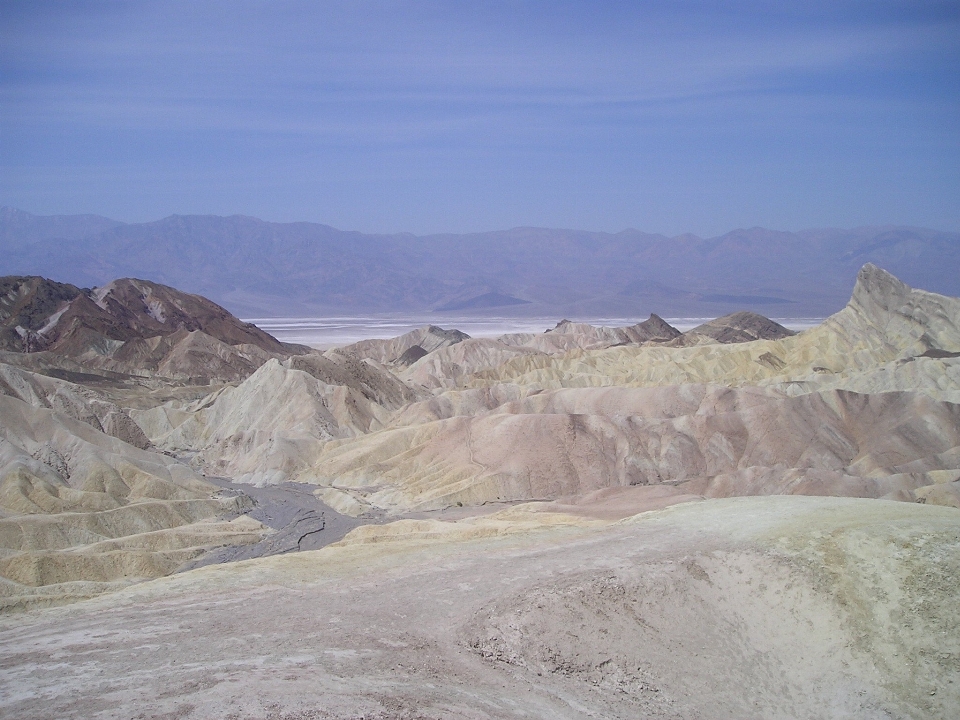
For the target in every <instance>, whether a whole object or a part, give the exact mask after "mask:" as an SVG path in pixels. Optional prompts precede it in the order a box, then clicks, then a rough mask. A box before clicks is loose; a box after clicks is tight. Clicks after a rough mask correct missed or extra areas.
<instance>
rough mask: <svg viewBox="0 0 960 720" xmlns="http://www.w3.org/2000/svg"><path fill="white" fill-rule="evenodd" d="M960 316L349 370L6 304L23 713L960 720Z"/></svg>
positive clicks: (171, 307)
mask: <svg viewBox="0 0 960 720" xmlns="http://www.w3.org/2000/svg"><path fill="white" fill-rule="evenodd" d="M958 578H960V300H958V299H956V298H949V297H944V296H941V295H936V294H933V293H928V292H924V291H923V290H918V289H912V288H910V287H908V286H906V285H905V284H903V283H902V282H900V281H899V280H897V279H896V278H895V277H893V276H892V275H890V274H888V273H886V272H884V271H883V270H881V269H879V268H876V267H874V266H872V265H867V266H865V267H864V268H863V269H862V270H861V271H860V274H859V277H858V279H857V284H856V287H855V289H854V291H853V294H852V297H851V299H850V302H849V303H848V304H847V306H846V307H845V308H843V309H842V310H840V311H839V312H838V313H836V314H835V315H833V316H831V317H829V318H827V319H826V320H825V321H824V322H823V323H821V324H819V325H817V326H816V327H812V328H810V329H807V330H804V331H803V332H800V333H794V332H792V331H790V330H787V329H786V328H784V327H782V326H781V325H779V324H777V323H775V322H772V321H770V320H768V319H767V318H764V317H762V316H759V315H755V314H753V313H749V312H742V313H736V314H734V315H731V316H726V317H724V318H719V319H717V320H715V321H711V322H708V323H705V324H703V325H700V326H698V327H695V328H693V329H691V330H688V331H687V332H683V333H681V332H679V331H678V330H677V329H676V328H674V327H672V326H671V325H670V324H669V323H667V322H665V321H663V320H662V319H660V318H659V317H657V316H655V315H654V316H651V317H650V319H649V320H647V321H645V322H642V323H639V324H636V325H631V326H625V327H599V326H593V325H588V324H583V323H571V322H563V323H560V324H559V325H557V327H555V328H552V329H550V330H549V331H547V332H537V333H509V334H506V335H502V336H499V337H496V338H475V337H469V336H468V335H467V334H465V333H463V332H460V331H458V330H456V329H453V328H448V329H441V328H438V327H433V326H426V327H423V328H420V329H417V330H414V331H411V332H409V333H406V334H404V335H400V336H398V337H395V338H391V339H386V340H364V341H360V342H356V343H353V344H350V345H347V346H343V347H338V348H334V349H330V350H326V351H322V352H321V351H318V350H312V349H311V348H308V347H305V346H300V345H292V344H288V343H283V342H280V341H278V340H277V339H275V338H274V337H272V336H270V335H268V334H267V333H265V332H263V331H262V330H260V329H259V328H257V327H256V326H254V325H252V324H249V323H244V322H242V321H240V320H238V319H236V318H235V317H233V316H232V315H230V314H229V313H228V312H227V311H226V310H224V309H223V308H220V307H219V306H217V305H215V304H213V303H211V302H209V301H207V300H205V299H204V298H201V297H199V296H194V295H187V294H185V293H180V292H178V291H176V290H173V289H172V288H167V287H165V286H162V285H157V284H154V283H149V282H145V281H140V280H117V281H115V282H113V283H110V284H109V285H106V286H104V287H102V288H97V289H94V290H92V291H85V290H81V289H79V288H76V287H73V286H71V285H66V284H61V283H56V282H53V281H49V280H44V279H42V278H36V277H6V278H2V279H0V668H2V674H0V716H2V717H10V718H49V717H58V718H144V719H146V718H187V719H188V718H194V719H199V718H235V719H236V720H246V719H248V718H249V719H254V718H258V719H259V718H272V719H275V720H281V719H283V720H295V719H303V720H306V719H308V718H323V719H327V718H329V719H331V720H333V719H345V718H358V719H359V718H370V719H373V718H384V719H386V718H410V719H413V718H678V719H679V718H684V719H686V718H704V719H711V718H731V719H732V718H738V719H739V718H878V719H879V718H885V719H886V718H891V719H892V718H954V717H960V615H958V613H957V607H958V606H960V580H958Z"/></svg>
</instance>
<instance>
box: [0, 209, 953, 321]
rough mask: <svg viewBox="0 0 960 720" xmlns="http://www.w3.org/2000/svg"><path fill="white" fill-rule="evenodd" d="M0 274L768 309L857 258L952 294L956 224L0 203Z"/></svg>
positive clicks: (374, 300) (444, 304) (331, 292)
mask: <svg viewBox="0 0 960 720" xmlns="http://www.w3.org/2000/svg"><path fill="white" fill-rule="evenodd" d="M0 258H2V261H0V275H43V276H46V277H56V278H58V279H59V280H60V281H62V282H67V283H71V284H73V285H76V286H77V287H80V288H89V287H95V286H102V285H104V284H105V283H107V282H109V281H110V280H112V279H114V278H117V277H134V278H140V279H144V280H149V281H153V282H157V283H163V284H166V285H172V286H175V287H178V288H181V289H182V290H185V291H187V292H192V293H199V294H202V295H204V296H205V297H208V298H211V299H212V300H214V301H215V302H217V303H219V304H220V305H223V306H224V307H226V308H228V309H229V310H231V311H232V312H234V313H236V314H238V315H241V316H246V317H258V316H259V317H262V316H295V315H323V314H328V315H330V314H333V315H336V314H371V313H375V314H387V313H423V312H431V311H434V312H438V313H444V312H446V313H449V312H454V311H455V312H456V313H458V314H470V313H477V312H482V313H485V314H490V313H495V314H497V315H513V316H542V315H562V316H567V317H576V316H586V315H594V316H596V315H600V316H605V315H606V316H609V315H617V316H629V315H637V316H641V315H642V316H646V315H648V314H650V313H652V312H655V313H658V314H660V315H666V316H681V315H685V316H701V317H716V316H718V315H722V314H725V313H730V312H734V311H737V310H741V309H744V308H750V309H753V310H759V311H761V312H763V313H764V314H767V315H771V316H775V317H804V316H821V315H826V314H829V313H832V312H835V311H836V310H838V309H839V308H841V307H842V306H843V305H844V303H845V302H846V299H847V298H848V297H849V295H850V292H851V289H852V287H853V285H854V281H855V278H856V274H857V270H858V269H859V268H860V267H861V266H862V265H863V264H864V263H867V262H872V263H875V264H877V265H880V266H882V267H885V268H887V269H889V270H890V271H891V272H893V273H894V274H895V275H897V276H898V277H901V278H903V279H904V281H906V282H908V283H910V284H912V285H915V286H920V287H925V288H929V289H930V290H931V291H934V292H939V293H943V294H946V295H954V296H955V295H960V277H958V275H957V273H956V268H957V267H960V233H955V232H943V231H938V230H930V229H923V228H911V227H893V226H879V227H863V228H856V229H852V230H839V229H818V230H804V231H800V232H781V231H775V230H767V229H764V228H750V229H739V230H733V231H731V232H729V233H726V234H725V235H721V236H719V237H714V238H701V237H697V236H695V235H690V234H685V235H678V236H675V237H667V236H665V235H659V234H650V233H645V232H641V231H639V230H634V229H628V230H624V231H622V232H619V233H604V232H588V231H581V230H557V229H546V228H514V229H511V230H502V231H494V232H484V233H471V234H462V235H454V234H441V235H428V236H415V235H411V234H409V233H400V234H364V233H360V232H352V231H344V230H338V229H336V228H333V227H330V226H328V225H321V224H315V223H307V222H296V223H275V222H267V221H264V220H259V219H257V218H252V217H246V216H241V215H234V216H230V217H219V216H212V215H202V216H201V215H195V216H180V215H173V216H170V217H167V218H164V219H162V220H157V221H155V222H147V223H122V222H118V221H115V220H111V219H109V218H105V217H100V216H95V215H56V216H38V215H32V214H30V213H26V212H23V211H20V210H16V209H13V208H2V209H0Z"/></svg>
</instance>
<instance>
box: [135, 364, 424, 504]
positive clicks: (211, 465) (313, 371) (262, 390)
mask: <svg viewBox="0 0 960 720" xmlns="http://www.w3.org/2000/svg"><path fill="white" fill-rule="evenodd" d="M418 397H419V396H418V395H417V394H416V393H415V392H414V391H413V390H411V389H410V388H408V387H407V386H406V385H404V384H403V383H402V382H401V381H400V380H398V379H397V378H396V377H394V376H393V375H392V374H391V373H390V372H389V371H388V370H387V369H385V368H383V367H382V366H380V365H378V364H377V363H375V362H373V361H369V360H358V359H357V358H355V357H354V356H352V355H350V354H346V353H339V352H331V353H326V354H325V355H317V354H308V355H302V356H297V357H293V358H290V359H288V360H285V361H283V362H282V363H281V362H280V361H278V360H270V361H269V362H267V363H266V364H264V365H263V366H262V367H261V368H260V369H259V370H257V371H256V372H255V373H254V374H253V375H251V376H250V377H249V378H247V379H246V380H245V381H244V382H242V383H241V384H240V385H238V386H236V387H227V388H224V389H222V390H219V391H217V392H215V393H213V394H212V395H210V396H208V397H207V398H203V399H202V400H199V401H197V402H194V403H191V404H188V405H186V406H181V405H179V404H178V403H167V404H164V405H161V406H158V407H156V408H152V409H149V410H145V411H131V413H132V415H133V416H134V418H135V419H136V421H137V422H138V423H139V424H140V426H141V427H142V428H143V429H144V431H145V432H146V434H147V435H148V437H150V439H151V441H152V442H153V443H155V444H156V445H157V446H158V447H160V448H162V449H164V450H167V451H169V452H173V453H175V454H178V455H182V456H184V457H189V458H191V459H192V461H193V463H194V465H195V466H197V467H198V468H202V469H203V470H204V471H205V472H208V473H210V474H215V475H223V476H230V477H232V478H233V479H235V480H237V481H238V482H245V483H254V484H261V485H262V484H266V483H278V482H284V481H286V480H301V479H303V477H302V476H303V474H304V473H309V471H310V468H311V467H312V465H313V464H314V463H315V461H316V459H317V457H318V456H319V453H320V450H321V448H322V447H323V445H324V444H325V443H326V442H327V441H329V440H331V439H334V438H344V437H354V436H356V435H360V434H363V433H367V432H370V431H371V430H375V429H378V428H380V427H382V426H383V425H384V424H385V423H386V422H387V421H388V420H389V418H390V415H391V413H392V411H395V410H397V409H399V408H400V407H402V406H404V405H405V404H407V403H409V402H411V401H413V400H416V399H418Z"/></svg>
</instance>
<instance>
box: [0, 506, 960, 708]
mask: <svg viewBox="0 0 960 720" xmlns="http://www.w3.org/2000/svg"><path fill="white" fill-rule="evenodd" d="M508 515H509V516H508V517H504V514H500V515H498V516H491V517H488V518H481V519H475V520H469V521H461V522H459V523H455V524H453V523H436V522H433V523H418V524H415V526H411V525H410V521H404V523H401V525H402V527H398V526H395V525H387V526H383V527H368V528H363V529H362V530H358V531H354V533H353V534H352V535H350V536H348V537H347V538H346V540H345V541H344V542H342V543H340V544H338V545H337V546H331V547H327V548H325V549H323V550H320V551H316V552H309V553H295V554H290V555H282V556H275V557H270V558H264V559H259V560H253V561H248V562H243V563H231V564H228V565H219V566H211V567H205V568H201V569H199V570H195V571H192V572H189V573H183V574H179V575H176V576H173V577H169V578H164V579H161V580H158V581H155V582H151V583H145V584H142V585H139V586H136V587H133V588H130V589H128V590H125V591H123V592H121V593H118V594H116V595H112V596H107V597H104V598H100V599H97V600H94V601H91V602H86V603H78V604H75V605H73V606H71V607H69V608H64V609H62V610H58V611H57V612H56V613H41V614H36V615H32V616H19V617H16V618H9V619H7V620H6V621H3V620H0V665H3V667H5V672H4V673H3V674H2V675H0V714H4V715H5V716H6V715H9V716H10V717H18V718H23V719H24V720H34V719H39V718H48V717H51V716H56V717H59V718H86V717H90V716H92V715H94V714H96V715H99V716H102V717H106V718H122V717H129V714H130V713H129V710H130V708H131V707H133V706H136V708H137V711H138V712H139V713H142V714H144V715H145V716H156V717H164V716H171V715H174V714H175V715H177V716H178V717H181V718H183V720H200V719H201V718H208V717H220V716H223V717H227V716H231V715H234V714H235V715H237V716H243V717H251V718H268V717H284V718H287V717H289V718H295V717H310V716H312V715H315V714H316V712H315V711H316V710H317V708H323V711H322V717H324V718H329V719H330V720H345V719H346V718H356V717H359V716H365V717H371V718H377V717H382V718H386V717H411V718H413V717H464V718H481V717H482V718H520V717H550V718H563V719H569V720H573V719H576V720H581V719H582V718H587V717H605V718H626V717H644V718H659V719H667V718H695V717H704V718H714V717H729V718H753V717H764V718H773V717H784V718H810V719H811V720H833V719H834V718H838V717H849V718H877V719H879V718H891V717H896V718H910V719H915V720H921V719H923V720H925V719H926V718H952V717H957V716H958V715H960V687H958V683H957V682H956V658H957V657H958V655H960V619H958V615H957V612H956V608H957V604H958V603H960V585H958V584H957V582H956V577H957V574H958V573H960V514H958V513H957V512H956V511H955V510H953V509H950V508H937V507H930V506H923V505H917V504H913V503H891V502H877V501H869V500H861V499H846V498H806V497H803V498H801V497H772V498H736V499H730V500H717V501H709V502H701V503H688V504H685V505H679V506H675V507H673V508H670V509H668V510H665V511H660V512H654V513H645V514H643V515H639V516H637V517H636V518H634V519H631V520H628V521H624V522H622V523H618V524H615V525H604V526H598V525H597V524H596V523H589V524H587V523H580V524H579V525H578V524H577V523H575V522H572V519H567V520H565V521H564V520H563V519H562V518H561V517H559V516H542V515H540V514H538V513H532V512H527V513H526V518H524V517H523V516H524V512H523V508H520V509H513V510H511V511H510V512H509V514H508ZM105 617H106V618H109V620H110V632H104V630H103V618H105ZM292 629H293V632H295V633H296V638H295V641H294V640H293V639H292V638H291V631H292ZM158 646H159V647H162V648H163V652H152V651H150V649H151V648H155V647H158ZM104 678H108V679H109V683H110V685H109V687H110V691H109V692H108V693H105V692H103V681H104V680H103V679H104Z"/></svg>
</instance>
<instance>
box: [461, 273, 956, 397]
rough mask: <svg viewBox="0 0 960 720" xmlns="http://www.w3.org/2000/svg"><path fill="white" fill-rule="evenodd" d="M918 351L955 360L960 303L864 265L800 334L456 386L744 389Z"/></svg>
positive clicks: (490, 376)
mask: <svg viewBox="0 0 960 720" xmlns="http://www.w3.org/2000/svg"><path fill="white" fill-rule="evenodd" d="M925 353H926V354H928V355H931V354H932V355H944V354H950V353H960V300H958V299H957V298H948V297H945V296H942V295H936V294H933V293H928V292H924V291H922V290H912V289H911V288H909V287H908V286H906V285H905V284H903V283H902V282H900V281H899V280H897V279H896V278H895V277H893V276H892V275H890V274H889V273H887V272H884V271H883V270H880V269H879V268H876V267H874V266H872V265H866V266H864V268H863V269H862V270H861V271H860V274H859V276H858V278H857V285H856V287H855V289H854V292H853V296H852V298H851V300H850V303H849V304H848V305H847V307H845V308H844V309H843V310H841V311H840V312H839V313H837V314H835V315H833V316H831V317H830V318H828V319H827V320H826V321H825V322H824V323H822V324H821V325H819V326H818V327H816V328H813V329H811V330H807V331H806V332H803V333H800V334H799V335H795V336H792V337H788V338H784V339H781V340H759V341H754V342H749V343H743V344H736V345H724V344H707V345H698V346H695V347H689V348H664V347H655V346H654V347H649V346H644V347H630V346H623V347H613V348H608V349H604V350H593V351H574V352H570V353H568V354H566V355H562V356H558V357H551V356H546V357H542V356H527V357H520V358H514V359H512V360H510V361H508V362H506V363H505V364H503V365H501V366H500V367H498V368H495V369H490V370H485V371H481V372H478V373H476V374H475V375H474V376H472V377H469V378H464V379H463V380H462V381H461V383H460V385H461V387H482V386H486V385H491V384H495V383H513V384H517V385H523V386H528V387H536V388H544V389H547V388H560V387H602V386H610V385H620V386H634V387H639V386H650V385H679V384H683V383H717V384H723V385H736V386H743V385H757V384H761V383H769V382H774V381H777V382H782V381H785V380H804V379H811V378H813V379H815V378H816V376H817V375H818V374H820V373H831V374H844V373H846V374H848V375H849V374H852V373H855V372H862V371H865V370H872V369H874V368H876V367H877V366H878V365H881V364H883V363H889V362H892V361H896V360H909V359H910V358H914V357H917V356H921V355H924V354H925Z"/></svg>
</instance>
